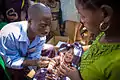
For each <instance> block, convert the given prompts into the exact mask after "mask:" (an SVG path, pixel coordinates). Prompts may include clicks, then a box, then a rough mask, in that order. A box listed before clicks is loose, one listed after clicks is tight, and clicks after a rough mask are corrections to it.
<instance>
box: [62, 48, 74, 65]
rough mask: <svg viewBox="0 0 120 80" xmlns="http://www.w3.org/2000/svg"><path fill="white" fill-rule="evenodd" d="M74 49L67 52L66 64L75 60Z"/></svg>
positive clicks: (65, 56)
mask: <svg viewBox="0 0 120 80" xmlns="http://www.w3.org/2000/svg"><path fill="white" fill-rule="evenodd" d="M73 53H74V52H73V49H70V50H69V51H67V52H66V53H65V55H64V61H65V62H66V63H71V62H72V60H73Z"/></svg>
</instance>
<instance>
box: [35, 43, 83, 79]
mask: <svg viewBox="0 0 120 80" xmlns="http://www.w3.org/2000/svg"><path fill="white" fill-rule="evenodd" d="M83 52H84V51H83V48H82V46H81V45H80V44H79V43H74V44H72V45H70V44H62V45H61V46H60V48H59V50H58V54H56V57H53V58H50V59H49V60H48V61H49V62H48V65H47V66H46V67H45V66H44V67H43V66H42V68H40V69H39V70H38V71H37V72H36V74H35V76H34V78H35V80H66V78H67V77H63V76H61V75H58V72H57V70H58V68H59V67H60V65H61V64H65V65H66V66H69V67H72V66H73V67H76V68H77V69H79V63H80V57H81V55H82V53H83ZM43 60H44V59H43ZM45 61H46V59H45Z"/></svg>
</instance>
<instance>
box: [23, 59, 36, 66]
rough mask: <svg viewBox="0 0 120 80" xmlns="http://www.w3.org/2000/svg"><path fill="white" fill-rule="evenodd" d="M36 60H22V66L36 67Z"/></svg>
mask: <svg viewBox="0 0 120 80" xmlns="http://www.w3.org/2000/svg"><path fill="white" fill-rule="evenodd" d="M37 62H38V60H24V61H23V63H22V65H23V66H37V65H38V63H37Z"/></svg>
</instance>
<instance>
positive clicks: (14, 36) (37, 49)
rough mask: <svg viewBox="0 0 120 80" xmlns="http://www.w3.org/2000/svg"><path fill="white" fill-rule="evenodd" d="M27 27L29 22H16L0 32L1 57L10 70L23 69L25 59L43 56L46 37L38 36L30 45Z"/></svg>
mask: <svg viewBox="0 0 120 80" xmlns="http://www.w3.org/2000/svg"><path fill="white" fill-rule="evenodd" d="M27 27H28V22H27V21H21V22H14V23H10V24H7V25H6V26H4V28H3V29H2V30H1V32H0V55H2V56H3V58H4V61H5V63H6V66H7V67H9V68H14V69H21V68H23V67H22V66H21V64H22V63H23V61H24V60H25V59H39V58H40V56H41V50H42V47H43V44H44V43H45V41H46V36H45V37H39V36H36V37H35V39H34V40H33V42H32V43H31V44H30V41H29V39H28V36H27Z"/></svg>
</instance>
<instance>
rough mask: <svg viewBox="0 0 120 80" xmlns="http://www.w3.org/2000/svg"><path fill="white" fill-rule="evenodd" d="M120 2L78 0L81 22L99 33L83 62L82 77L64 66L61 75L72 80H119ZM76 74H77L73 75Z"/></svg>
mask: <svg viewBox="0 0 120 80" xmlns="http://www.w3.org/2000/svg"><path fill="white" fill-rule="evenodd" d="M119 5H120V2H118V1H116V0H76V7H77V9H78V12H79V14H80V15H81V22H82V23H83V24H84V26H85V27H86V28H87V29H88V30H89V31H91V32H92V33H94V34H97V35H98V34H99V35H98V37H97V38H96V40H95V41H94V42H93V44H92V46H91V47H90V48H89V50H87V51H86V52H85V53H84V54H83V55H82V59H81V65H80V74H81V77H80V75H79V72H78V70H76V69H75V68H72V69H70V68H68V67H66V66H65V65H61V67H60V69H59V73H60V74H61V75H67V76H68V77H70V78H71V79H72V80H81V79H83V80H120V76H119V74H120V63H119V62H120V7H119ZM73 73H74V74H73Z"/></svg>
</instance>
